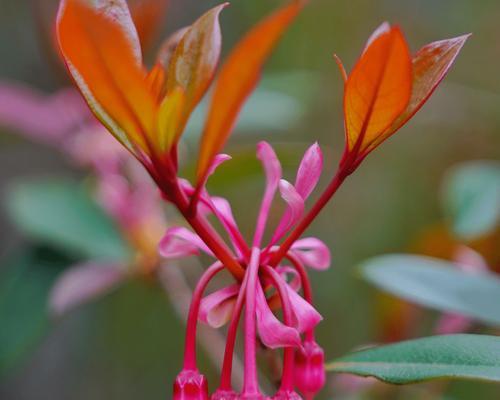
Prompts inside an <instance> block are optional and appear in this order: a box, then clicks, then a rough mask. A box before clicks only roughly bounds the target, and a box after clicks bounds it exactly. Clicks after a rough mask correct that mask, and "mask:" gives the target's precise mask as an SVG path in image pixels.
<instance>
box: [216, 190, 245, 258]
mask: <svg viewBox="0 0 500 400" xmlns="http://www.w3.org/2000/svg"><path fill="white" fill-rule="evenodd" d="M210 202H211V204H212V211H213V212H214V214H215V215H216V216H217V218H219V220H220V221H221V222H222V224H223V225H224V228H225V229H226V231H227V234H228V235H229V238H230V239H231V243H232V245H233V248H234V249H235V251H236V252H237V254H238V257H239V258H241V257H242V256H243V254H244V253H245V250H246V248H247V246H246V243H245V239H244V238H243V235H242V234H241V232H240V229H239V228H238V224H237V223H236V220H235V218H234V215H233V210H232V209H231V204H229V202H228V201H227V200H226V199H225V198H223V197H210Z"/></svg>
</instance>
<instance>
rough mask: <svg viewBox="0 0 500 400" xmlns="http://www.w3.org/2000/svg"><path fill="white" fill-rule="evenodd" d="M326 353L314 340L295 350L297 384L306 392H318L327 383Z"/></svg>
mask: <svg viewBox="0 0 500 400" xmlns="http://www.w3.org/2000/svg"><path fill="white" fill-rule="evenodd" d="M324 361H325V354H324V352H323V349H322V348H321V347H320V346H319V345H318V344H317V343H316V342H314V341H306V342H305V343H304V346H303V347H302V348H299V349H297V350H296V351H295V369H294V373H295V385H296V386H297V388H298V389H299V390H300V391H301V392H302V393H304V394H316V393H318V392H319V391H320V390H321V389H322V388H323V386H324V385H325V380H326V376H325V375H326V373H325V365H324Z"/></svg>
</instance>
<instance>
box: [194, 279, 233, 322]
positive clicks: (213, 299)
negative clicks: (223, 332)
mask: <svg viewBox="0 0 500 400" xmlns="http://www.w3.org/2000/svg"><path fill="white" fill-rule="evenodd" d="M239 291H240V285H231V286H226V287H225V288H223V289H220V290H217V291H216V292H213V293H211V294H209V295H208V296H205V297H204V298H203V299H202V301H201V304H200V313H199V315H198V318H199V319H200V321H203V322H204V323H206V324H208V325H210V326H211V327H213V328H220V327H221V326H223V325H225V324H226V323H227V322H228V321H229V320H230V319H231V316H232V314H233V310H234V305H235V303H236V296H237V295H238V293H239Z"/></svg>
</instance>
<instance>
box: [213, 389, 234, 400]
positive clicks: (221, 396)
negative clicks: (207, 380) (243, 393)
mask: <svg viewBox="0 0 500 400" xmlns="http://www.w3.org/2000/svg"><path fill="white" fill-rule="evenodd" d="M239 398H240V396H239V395H238V393H236V392H235V391H233V390H222V389H217V390H216V391H215V392H214V394H212V396H210V400H238V399H239Z"/></svg>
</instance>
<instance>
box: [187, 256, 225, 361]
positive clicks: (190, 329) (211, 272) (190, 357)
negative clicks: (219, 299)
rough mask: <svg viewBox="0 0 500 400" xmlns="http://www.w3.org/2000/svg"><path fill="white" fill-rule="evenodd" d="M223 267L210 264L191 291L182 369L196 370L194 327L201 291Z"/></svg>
mask: <svg viewBox="0 0 500 400" xmlns="http://www.w3.org/2000/svg"><path fill="white" fill-rule="evenodd" d="M223 269H224V265H223V264H221V263H220V262H216V263H215V264H212V265H211V266H210V267H209V268H208V269H207V270H206V271H205V272H204V273H203V275H202V276H201V278H200V280H199V281H198V283H197V285H196V288H195V290H194V292H193V297H192V299H191V305H190V306H189V314H188V319H187V324H186V342H185V345H184V369H186V370H196V327H197V324H198V314H199V312H200V303H201V298H202V296H203V293H204V292H205V289H206V288H207V286H208V284H209V282H210V281H211V280H212V278H213V277H214V276H215V275H217V274H218V273H219V272H220V271H222V270H223Z"/></svg>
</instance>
